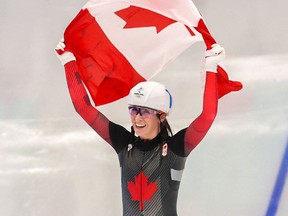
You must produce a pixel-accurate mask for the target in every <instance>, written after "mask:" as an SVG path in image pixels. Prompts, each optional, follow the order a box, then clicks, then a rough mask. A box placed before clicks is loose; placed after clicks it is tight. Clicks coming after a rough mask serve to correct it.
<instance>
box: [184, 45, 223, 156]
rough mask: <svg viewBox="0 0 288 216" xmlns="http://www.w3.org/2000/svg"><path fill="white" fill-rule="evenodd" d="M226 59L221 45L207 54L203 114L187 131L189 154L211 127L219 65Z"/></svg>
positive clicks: (216, 101)
mask: <svg viewBox="0 0 288 216" xmlns="http://www.w3.org/2000/svg"><path fill="white" fill-rule="evenodd" d="M224 58H225V51H224V49H223V48H222V47H220V46H219V45H214V47H213V48H212V49H211V50H209V51H207V52H206V63H205V67H206V79H205V87H204V95H203V109H202V112H201V114H200V115H199V116H198V117H197V118H196V119H195V120H194V121H193V122H192V123H191V124H190V125H189V127H188V128H187V130H186V133H185V138H184V143H185V152H186V154H189V153H190V152H191V151H192V150H193V149H194V148H195V147H196V146H197V145H198V144H199V143H200V142H201V140H202V139H203V138H204V137H205V135H206V133H207V132H208V130H209V128H210V127H211V125H212V123H213V121H214V119H215V117H216V114H217V107H218V84H217V65H218V63H219V62H220V61H222V60H223V59H224Z"/></svg>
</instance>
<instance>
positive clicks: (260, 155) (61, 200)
mask: <svg viewBox="0 0 288 216" xmlns="http://www.w3.org/2000/svg"><path fill="white" fill-rule="evenodd" d="M85 3H86V1H76V0H71V1H69V2H67V1H59V0H58V1H56V0H37V1H36V0H30V1H23V2H22V1H19V2H13V1H8V0H2V1H1V2H0V26H1V33H0V49H1V51H2V53H1V54H0V57H1V58H0V75H1V85H0V90H1V93H0V104H1V105H0V161H1V162H0V191H1V193H0V203H1V205H0V215H3V216H4V215H5V216H19V215H21V216H51V215H53V216H58V215H59V216H60V215H61V216H65V215H67V216H68V215H69V216H90V215H91V216H92V215H105V216H115V215H121V214H122V207H121V194H120V169H119V165H118V159H117V155H116V154H115V153H114V151H113V150H112V148H110V147H109V146H108V145H107V144H105V142H104V141H103V140H101V139H100V138H99V137H98V135H97V134H96V133H95V132H94V131H93V130H92V129H90V128H89V126H88V125H86V123H85V122H84V121H83V120H82V119H81V118H80V117H79V116H78V114H77V113H76V112H75V111H74V108H73V105H72V103H71V101H70V97H69V94H68V90H67V86H66V80H65V76H64V69H63V67H62V65H61V64H60V62H59V60H58V59H57V57H56V56H55V54H54V48H55V46H56V45H57V43H58V41H59V40H60V39H61V38H62V37H63V32H64V30H65V28H66V27H67V25H68V24H69V23H70V21H71V20H72V19H73V18H74V17H75V16H76V14H77V13H78V11H79V10H80V9H81V7H82V6H83V5H84V4H85ZM194 3H195V5H196V6H197V7H198V9H199V11H200V12H201V14H202V15H203V17H204V19H205V20H206V23H207V25H208V28H209V30H210V32H211V34H212V35H213V36H214V38H215V39H216V40H217V42H218V43H220V44H221V45H222V46H224V47H225V49H226V53H227V58H226V60H225V68H226V69H227V71H228V73H229V76H230V78H231V79H232V80H239V81H241V82H242V83H243V85H244V88H243V90H241V91H240V92H236V93H231V94H229V95H227V96H225V97H224V98H222V99H221V101H220V104H219V113H218V116H217V119H216V121H215V123H214V125H213V126H212V128H211V130H210V131H209V133H208V135H207V136H206V138H205V139H204V140H203V141H202V143H201V145H199V146H198V147H197V148H196V149H195V150H194V151H193V152H192V153H191V154H190V156H189V158H188V161H187V164H186V170H185V173H184V176H183V181H182V183H181V184H182V185H181V187H180V197H179V201H178V208H179V215H181V216H188V215H197V216H262V215H266V216H274V215H275V216H276V215H277V216H286V215H287V214H288V209H287V203H288V180H287V169H288V168H287V167H288V162H287V160H288V153H287V150H286V152H285V149H286V148H287V146H288V94H287V93H288V51H287V48H288V42H287V38H288V28H287V20H288V14H287V12H286V10H287V6H288V3H287V1H284V0H278V1H277V4H276V3H275V2H272V1H260V0H255V1H248V0H242V1H228V0H218V1H211V0H195V1H194ZM203 52H204V45H203V44H201V43H199V44H196V45H194V46H192V47H191V48H190V49H189V50H187V51H186V52H184V53H183V54H182V55H181V56H179V58H177V59H176V60H175V61H174V62H172V63H171V64H170V65H169V66H168V67H167V68H166V69H165V70H164V71H163V72H162V73H161V74H158V75H157V76H156V77H155V78H154V80H157V81H161V82H163V83H165V85H166V86H167V87H168V88H169V90H170V92H171V93H172V94H173V99H174V108H173V111H172V113H171V115H170V116H169V122H170V123H171V126H172V127H173V129H174V132H177V131H178V130H180V129H182V128H184V127H186V126H187V125H188V124H189V123H190V122H191V121H192V120H193V119H194V118H196V117H197V116H198V115H199V114H200V112H201V107H202V104H201V101H202V99H201V90H200V89H201V84H200V75H199V72H200V69H201V61H202V58H203ZM175 78H177V82H175ZM100 109H101V111H102V112H103V113H104V114H105V115H106V116H107V117H109V119H110V120H112V121H114V122H117V123H119V124H122V125H124V126H125V127H127V128H129V126H130V123H129V116H128V112H127V106H126V101H125V98H124V99H123V100H119V101H117V102H115V103H113V104H109V105H107V106H102V107H100ZM285 204H286V205H285Z"/></svg>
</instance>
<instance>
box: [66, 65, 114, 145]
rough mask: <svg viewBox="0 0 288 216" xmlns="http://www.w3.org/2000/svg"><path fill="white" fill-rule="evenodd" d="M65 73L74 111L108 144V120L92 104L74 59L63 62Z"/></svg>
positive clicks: (109, 141)
mask: <svg viewBox="0 0 288 216" xmlns="http://www.w3.org/2000/svg"><path fill="white" fill-rule="evenodd" d="M64 67H65V74H66V79H67V84H68V89H69V93H70V97H71V100H72V102H73V105H74V108H75V110H76V112H77V113H78V114H79V115H80V116H81V117H82V118H83V119H84V120H85V121H86V122H87V123H88V124H89V125H90V126H91V127H92V128H93V129H94V130H95V131H96V132H97V133H98V134H99V135H100V136H101V137H102V138H103V139H104V140H105V141H106V142H108V143H109V144H111V140H110V136H109V120H108V119H107V118H106V117H105V116H104V115H103V114H102V113H101V112H99V111H98V110H97V109H96V108H95V107H94V106H92V104H91V102H90V99H89V97H88V94H87V92H86V89H85V87H84V85H83V83H82V81H81V79H80V75H79V72H78V66H77V64H76V62H75V61H71V62H68V63H67V64H65V66H64Z"/></svg>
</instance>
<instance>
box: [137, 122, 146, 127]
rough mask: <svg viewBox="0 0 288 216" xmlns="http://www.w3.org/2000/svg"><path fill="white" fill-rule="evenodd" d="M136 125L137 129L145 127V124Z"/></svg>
mask: <svg viewBox="0 0 288 216" xmlns="http://www.w3.org/2000/svg"><path fill="white" fill-rule="evenodd" d="M135 125H136V127H145V124H137V123H136V124H135Z"/></svg>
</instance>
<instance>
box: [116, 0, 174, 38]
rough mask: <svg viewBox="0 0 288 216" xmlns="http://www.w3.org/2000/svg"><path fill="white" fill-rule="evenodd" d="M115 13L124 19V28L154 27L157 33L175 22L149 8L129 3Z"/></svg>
mask: <svg viewBox="0 0 288 216" xmlns="http://www.w3.org/2000/svg"><path fill="white" fill-rule="evenodd" d="M115 14H116V15H117V16H119V17H120V18H122V19H123V20H124V21H126V25H125V26H124V28H138V27H153V26H155V27H156V31H157V33H159V32H160V31H162V30H163V29H164V28H166V27H167V26H169V25H171V24H173V23H175V22H176V20H173V19H170V18H168V17H166V16H163V15H161V14H158V13H155V12H153V11H151V10H148V9H145V8H140V7H136V6H133V5H131V6H130V7H128V8H125V9H122V10H119V11H116V12H115Z"/></svg>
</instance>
